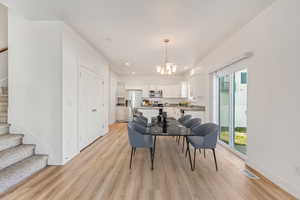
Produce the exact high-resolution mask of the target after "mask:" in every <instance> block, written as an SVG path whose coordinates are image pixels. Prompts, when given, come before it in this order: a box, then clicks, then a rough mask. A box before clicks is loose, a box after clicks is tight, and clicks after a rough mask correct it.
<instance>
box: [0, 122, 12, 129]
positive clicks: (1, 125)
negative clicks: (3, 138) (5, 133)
mask: <svg viewBox="0 0 300 200" xmlns="http://www.w3.org/2000/svg"><path fill="white" fill-rule="evenodd" d="M9 126H10V125H9V124H7V123H0V128H8V127H9Z"/></svg>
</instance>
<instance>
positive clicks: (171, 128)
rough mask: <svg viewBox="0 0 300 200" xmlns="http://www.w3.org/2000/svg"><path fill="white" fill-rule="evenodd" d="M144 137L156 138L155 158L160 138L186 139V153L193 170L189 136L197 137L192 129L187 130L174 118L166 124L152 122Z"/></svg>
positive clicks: (167, 120) (165, 122)
mask: <svg viewBox="0 0 300 200" xmlns="http://www.w3.org/2000/svg"><path fill="white" fill-rule="evenodd" d="M143 134H144V135H152V136H153V137H154V146H153V158H154V153H155V148H156V139H157V137H159V136H179V137H181V136H182V137H184V139H185V140H186V144H187V151H186V153H187V154H188V157H189V161H190V166H191V169H192V170H193V166H192V158H191V153H190V147H189V145H188V144H189V143H188V139H187V137H188V136H196V135H195V133H194V132H192V131H191V129H190V128H186V127H185V126H183V125H182V124H181V123H180V122H179V121H177V120H176V119H174V118H167V119H166V120H165V121H164V122H163V121H161V122H158V121H157V120H152V123H151V124H150V126H149V127H148V128H147V131H146V132H145V133H143Z"/></svg>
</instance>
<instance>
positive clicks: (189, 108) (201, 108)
mask: <svg viewBox="0 0 300 200" xmlns="http://www.w3.org/2000/svg"><path fill="white" fill-rule="evenodd" d="M161 108H162V109H163V108H178V109H180V110H184V111H202V112H204V111H205V106H194V105H192V106H179V105H168V106H164V107H158V106H141V107H137V109H145V110H150V109H153V110H158V109H161Z"/></svg>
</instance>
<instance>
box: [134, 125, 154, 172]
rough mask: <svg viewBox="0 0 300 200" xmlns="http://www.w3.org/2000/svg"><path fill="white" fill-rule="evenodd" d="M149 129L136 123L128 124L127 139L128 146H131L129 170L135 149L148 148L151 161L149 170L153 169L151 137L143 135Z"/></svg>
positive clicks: (152, 143)
mask: <svg viewBox="0 0 300 200" xmlns="http://www.w3.org/2000/svg"><path fill="white" fill-rule="evenodd" d="M148 131H149V128H147V127H145V126H143V125H141V124H138V123H136V122H129V123H128V138H129V144H130V145H131V155H130V164H129V168H130V169H131V163H132V157H133V155H135V151H136V149H137V148H149V150H150V159H151V169H153V161H154V151H153V148H154V142H153V138H152V136H151V135H144V133H146V132H148Z"/></svg>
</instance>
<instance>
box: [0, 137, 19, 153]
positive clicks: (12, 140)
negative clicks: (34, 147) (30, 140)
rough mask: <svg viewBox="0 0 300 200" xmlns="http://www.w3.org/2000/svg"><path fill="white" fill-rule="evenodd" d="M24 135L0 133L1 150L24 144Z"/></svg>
mask: <svg viewBox="0 0 300 200" xmlns="http://www.w3.org/2000/svg"><path fill="white" fill-rule="evenodd" d="M23 137H24V135H22V134H4V135H0V151H3V150H6V149H9V148H12V147H16V146H18V145H20V144H22V140H23Z"/></svg>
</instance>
